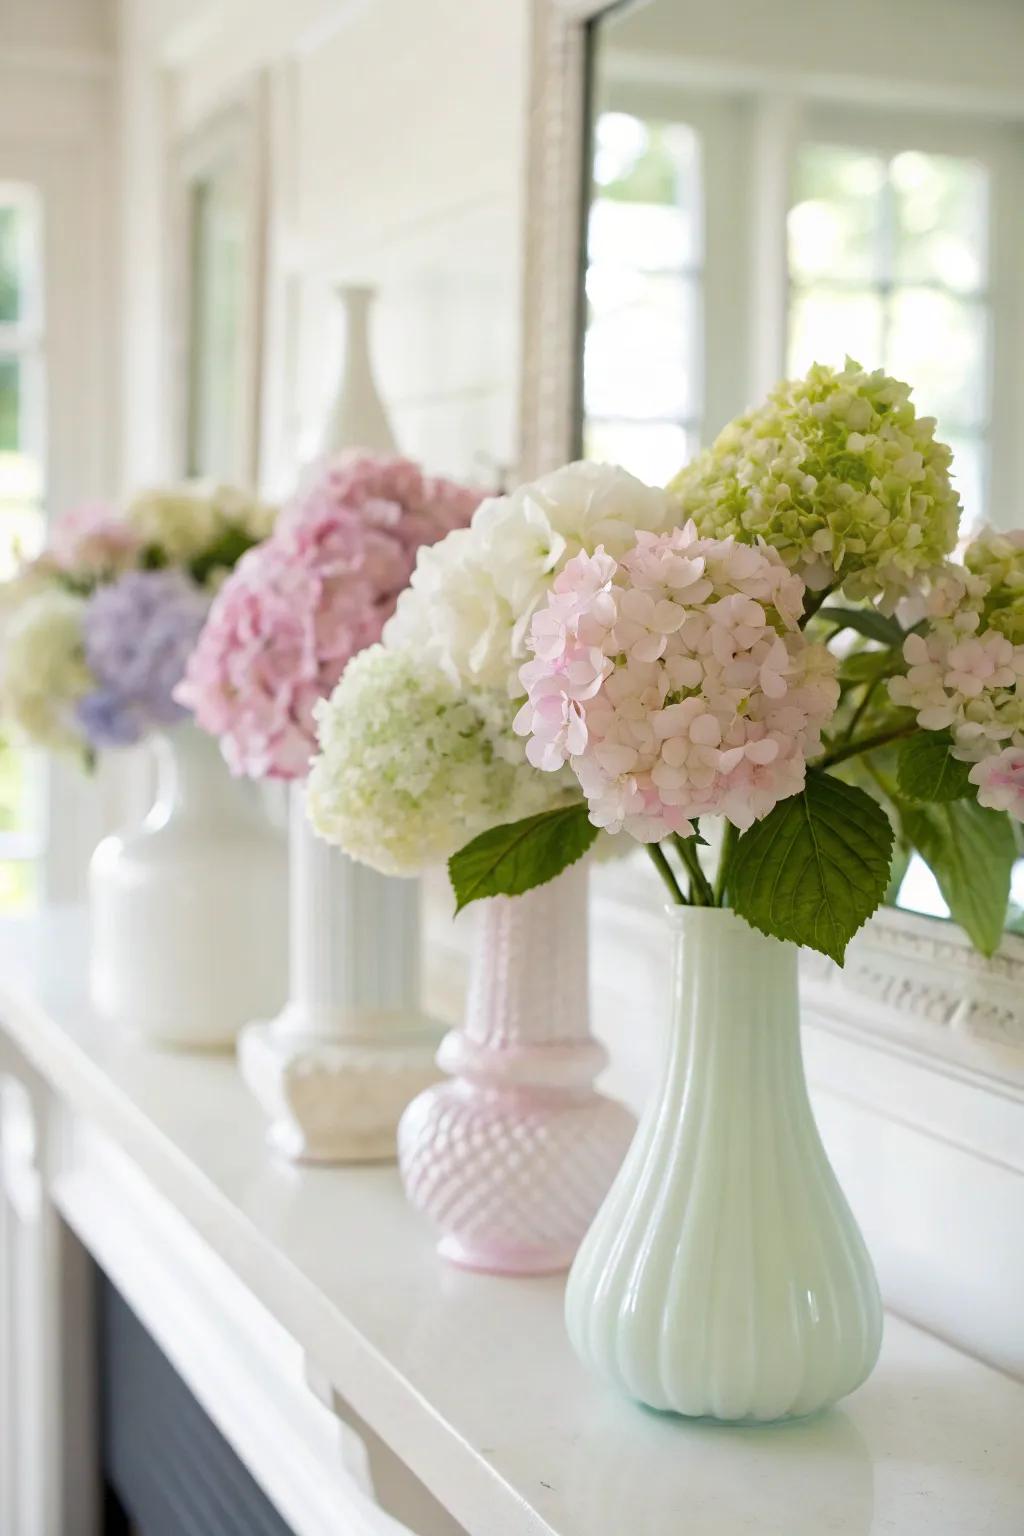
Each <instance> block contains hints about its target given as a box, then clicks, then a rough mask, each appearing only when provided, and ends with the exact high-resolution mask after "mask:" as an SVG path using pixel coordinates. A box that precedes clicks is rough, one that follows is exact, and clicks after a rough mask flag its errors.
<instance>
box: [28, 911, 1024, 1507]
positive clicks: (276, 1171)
mask: <svg viewBox="0 0 1024 1536" xmlns="http://www.w3.org/2000/svg"><path fill="white" fill-rule="evenodd" d="M0 1029H2V1031H3V1033H4V1034H5V1035H6V1036H7V1037H8V1038H9V1039H10V1040H11V1041H12V1042H13V1043H14V1044H15V1045H16V1047H17V1048H18V1050H19V1051H20V1052H21V1053H22V1054H23V1055H24V1057H26V1058H27V1059H28V1061H29V1062H30V1063H31V1065H32V1066H33V1067H34V1068H35V1069H36V1071H37V1072H38V1073H39V1074H40V1075H41V1076H42V1077H43V1078H44V1079H45V1080H46V1081H47V1083H48V1084H49V1085H50V1086H51V1088H52V1089H53V1091H54V1092H55V1093H56V1094H57V1095H59V1097H60V1098H61V1099H62V1100H63V1101H64V1102H65V1103H66V1104H67V1106H68V1107H69V1109H70V1111H71V1112H72V1114H73V1115H75V1116H76V1117H78V1118H80V1119H81V1120H83V1121H84V1122H86V1123H88V1124H91V1125H93V1126H95V1127H97V1128H98V1129H99V1130H100V1131H102V1132H103V1133H105V1135H106V1136H107V1137H109V1138H110V1139H111V1140H112V1141H113V1142H115V1143H116V1144H117V1145H118V1146H119V1147H120V1148H121V1149H122V1151H123V1152H124V1153H126V1154H127V1156H128V1158H129V1159H130V1160H131V1162H132V1163H133V1164H134V1165H135V1167H136V1168H137V1170H138V1171H139V1173H140V1174H141V1175H142V1176H143V1177H144V1178H145V1179H146V1180H147V1181H148V1182H149V1184H150V1185H151V1186H152V1188H153V1189H155V1190H156V1191H158V1192H159V1193H160V1194H161V1195H162V1196H164V1197H165V1198H166V1199H167V1200H168V1201H169V1202H170V1203H171V1204H172V1205H173V1206H174V1207H175V1208H176V1210H177V1212H178V1213H179V1214H180V1216H181V1217H183V1218H184V1220H185V1221H186V1222H187V1223H188V1225H189V1226H190V1227H191V1228H192V1229H194V1231H195V1232H196V1233H197V1234H198V1235H199V1236H200V1237H201V1238H202V1239H203V1240H204V1241H205V1243H206V1244H208V1245H209V1247H210V1248H211V1249H213V1250H214V1251H215V1252H216V1254H217V1255H219V1257H220V1259H221V1260H222V1261H223V1262H224V1263H225V1264H226V1265H227V1266H228V1267H229V1268H230V1270H231V1271H233V1273H234V1274H235V1275H236V1276H237V1278H238V1279H239V1280H240V1281H241V1282H242V1283H243V1284H244V1285H245V1286H246V1287H247V1288H248V1289H249V1290H250V1291H251V1292H252V1293H253V1295H254V1296H255V1297H256V1298H257V1299H258V1300H259V1301H260V1302H261V1303H262V1304H263V1305H264V1306H265V1307H266V1308H267V1309H268V1311H269V1312H270V1313H271V1314H272V1315H273V1316H274V1317H275V1318H276V1319H277V1320H278V1322H279V1323H280V1324H281V1325H282V1326H283V1327H284V1329H286V1330H287V1332H288V1333H289V1334H290V1335H291V1336H292V1337H293V1338H294V1339H295V1340H296V1341H297V1342H298V1344H299V1345H300V1346H301V1347H302V1349H303V1350H304V1351H305V1352H306V1354H307V1356H308V1358H309V1360H310V1361H311V1362H313V1364H314V1366H315V1367H316V1368H317V1369H318V1370H319V1371H321V1372H322V1373H323V1374H324V1376H325V1377H326V1378H328V1379H329V1380H330V1382H331V1383H332V1384H333V1386H334V1388H335V1389H336V1390H337V1392H338V1393H339V1394H340V1395H341V1396H343V1397H344V1398H345V1399H346V1400H347V1401H348V1402H349V1403H350V1404H351V1405H352V1406H353V1407H354V1408H355V1410H356V1411H357V1412H358V1413H359V1414H360V1415H362V1417H363V1418H364V1419H365V1420H366V1421H367V1422H368V1423H369V1424H370V1425H371V1426H372V1427H373V1428H374V1429H375V1430H376V1431H377V1432H378V1433H379V1434H380V1436H381V1437H382V1438H383V1439H384V1440H385V1441H386V1442H387V1443H388V1445H389V1446H390V1447H391V1448H392V1449H393V1450H394V1451H395V1452H396V1454H397V1455H398V1456H399V1457H400V1458H401V1460H402V1461H403V1462H405V1463H406V1465H407V1466H409V1467H410V1468H411V1469H412V1470H413V1471H414V1472H415V1473H416V1474H417V1475H418V1476H419V1477H420V1478H421V1479H422V1481H423V1482H424V1483H425V1484H426V1485H427V1486H428V1487H429V1488H430V1489H431V1490H432V1492H433V1493H434V1494H435V1495H436V1497H437V1498H438V1499H439V1500H440V1501H441V1503H442V1504H444V1505H445V1506H446V1507H447V1509H448V1510H450V1511H451V1513H452V1515H453V1516H454V1517H455V1518H456V1519H457V1520H459V1521H460V1522H461V1523H462V1524H463V1525H464V1526H465V1528H466V1530H467V1531H469V1532H470V1533H472V1536H626V1533H628V1536H684V1533H685V1536H741V1533H753V1536H825V1533H826V1532H828V1533H832V1536H839V1533H843V1536H868V1533H872V1536H882V1533H886V1536H889V1533H896V1536H917V1533H920V1536H1020V1533H1021V1532H1022V1531H1024V1458H1022V1455H1021V1451H1022V1448H1024V1387H1022V1386H1021V1385H1019V1384H1017V1383H1015V1382H1013V1381H1012V1380H1010V1379H1009V1378H1007V1377H1005V1376H1002V1375H1000V1374H999V1373H998V1372H997V1371H994V1370H992V1369H990V1368H989V1367H987V1366H984V1365H981V1364H979V1363H977V1362H976V1361H974V1360H972V1359H970V1358H969V1357H967V1356H965V1355H962V1354H960V1353H958V1352H957V1351H956V1350H954V1349H952V1348H950V1347H948V1346H947V1345H944V1344H942V1343H939V1342H937V1341H936V1340H935V1339H934V1338H932V1337H930V1336H929V1335H927V1334H925V1333H922V1332H920V1331H919V1330H917V1329H915V1328H913V1327H911V1326H909V1325H908V1324H906V1323H904V1322H901V1321H899V1320H898V1319H896V1318H893V1317H890V1318H889V1319H888V1320H887V1325H886V1336H885V1345H884V1348H883V1352H882V1359H881V1362H880V1364H879V1366H878V1368H877V1370H876V1372H875V1374H874V1376H873V1377H872V1379H871V1380H870V1381H869V1382H868V1383H867V1384H866V1385H865V1386H864V1387H863V1388H861V1390H860V1391H859V1392H857V1393H856V1394H855V1395H854V1396H853V1397H852V1398H850V1399H848V1400H847V1401H846V1402H845V1403H843V1404H842V1405H841V1406H840V1407H839V1408H838V1409H835V1410H833V1411H831V1412H830V1413H827V1414H824V1415H822V1416H820V1417H818V1418H817V1419H813V1420H808V1421H805V1422H802V1423H795V1424H790V1425H784V1426H780V1427H776V1428H771V1427H769V1428H765V1429H758V1430H752V1429H731V1430H730V1429H725V1428H721V1427H717V1426H713V1425H707V1424H693V1423H686V1422H684V1421H681V1420H678V1419H673V1418H669V1417H663V1416H659V1415H655V1414H652V1413H648V1412H645V1411H643V1410H641V1409H639V1408H637V1407H635V1406H633V1405H632V1404H630V1403H627V1402H623V1401H620V1400H619V1399H618V1398H617V1397H615V1396H613V1395H612V1394H611V1393H610V1392H608V1391H607V1390H606V1389H605V1388H604V1387H603V1386H601V1385H600V1384H599V1383H598V1382H596V1381H594V1380H591V1379H590V1377H589V1376H588V1375H587V1374H586V1373H585V1372H584V1370H583V1368H582V1367H581V1366H580V1365H578V1364H577V1362H576V1360H575V1358H574V1357H573V1355H572V1354H571V1352H570V1350H569V1346H568V1344H567V1341H566V1339H565V1335H564V1333H563V1328H562V1317H561V1298H562V1284H561V1282H560V1281H558V1280H525V1281H507V1280H499V1279H489V1278H484V1277H477V1276H472V1275H468V1274H461V1273H459V1272H457V1271H454V1270H452V1269H449V1268H447V1267H445V1266H443V1265H442V1264H441V1263H439V1262H438V1261H437V1259H436V1258H435V1256H434V1253H433V1248H432V1243H431V1238H430V1235H429V1233H428V1232H426V1231H425V1230H424V1229H423V1228H422V1227H421V1226H420V1224H419V1223H418V1221H417V1219H416V1218H415V1217H414V1215H413V1214H412V1212H411V1211H410V1210H409V1209H408V1208H407V1206H406V1205H405V1203H404V1200H403V1197H402V1192H401V1188H400V1186H399V1182H398V1178H397V1175H396V1173H395V1172H394V1170H393V1169H391V1168H361V1169H353V1170H328V1169H308V1170H297V1169H295V1168H294V1167H290V1166H285V1165H283V1164H282V1163H279V1162H276V1161H274V1160H273V1159H272V1158H271V1156H270V1155H269V1154H268V1153H267V1151H266V1150H265V1148H264V1144H263V1119H262V1116H261V1114H260V1112H259V1110H258V1108H257V1106H256V1105H255V1103H254V1102H252V1101H251V1100H250V1098H249V1096H248V1095H247V1093H246V1092H245V1090H244V1088H243V1086H242V1084H241V1082H240V1080H239V1078H238V1076H237V1074H236V1071H235V1068H234V1063H233V1061H232V1060H231V1059H230V1058H227V1057H216V1056H185V1055H170V1054H156V1053H153V1052H147V1051H144V1050H142V1049H140V1048H138V1047H136V1046H135V1045H133V1044H132V1043H130V1042H126V1041H124V1040H115V1039H111V1038H109V1037H107V1036H105V1035H104V1034H103V1032H102V1031H101V1030H100V1029H99V1028H98V1026H97V1025H96V1023H95V1021H94V1020H93V1018H92V1017H91V1015H90V1011H89V1007H88V1003H87V1001H86V986H85V933H84V923H83V920H82V919H81V918H80V917H79V916H77V915H75V914H71V913H63V914H60V913H57V914H54V915H53V916H51V917H47V918H45V919H42V920H39V921H33V922H30V923H17V922H13V923H12V922H8V923H6V924H4V925H0ZM978 1259H979V1262H984V1255H979V1256H978Z"/></svg>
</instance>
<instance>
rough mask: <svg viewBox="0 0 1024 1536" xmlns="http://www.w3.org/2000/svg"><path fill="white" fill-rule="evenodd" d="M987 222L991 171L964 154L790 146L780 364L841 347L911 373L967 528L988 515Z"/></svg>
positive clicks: (803, 365)
mask: <svg viewBox="0 0 1024 1536" xmlns="http://www.w3.org/2000/svg"><path fill="white" fill-rule="evenodd" d="M988 226H989V174H988V171H987V170H986V168H985V166H983V165H982V164H980V163H978V162H977V161H975V160H973V159H967V158H960V157H957V156H953V155H948V154H930V153H924V152H922V151H919V150H916V149H906V150H903V151H901V152H899V153H896V154H892V155H886V154H882V153H878V152H875V151H872V150H870V149H864V148H859V147H855V146H848V145H841V144H830V143H813V142H812V143H804V144H802V145H800V146H799V148H798V150H797V154H796V160H795V165H794V176H793V203H792V206H791V208H790V210H789V218H788V250H789V281H790V302H789V346H788V356H787V372H788V373H790V374H800V373H803V372H805V370H806V369H807V368H808V367H809V366H810V364H811V363H812V362H814V361H816V360H817V361H820V362H828V363H831V364H833V365H837V364H840V363H841V362H842V359H843V356H844V354H846V353H847V352H848V353H850V354H851V355H852V356H853V357H855V358H856V359H857V361H858V362H860V363H862V364H863V365H864V366H865V367H867V368H875V367H882V368H885V370H886V371H887V372H888V373H892V374H894V375H895V376H896V377H897V378H901V379H907V380H909V381H911V382H912V383H913V385H914V400H915V403H916V404H917V405H918V406H919V407H920V408H923V409H924V410H925V411H926V412H927V413H928V414H930V415H933V416H937V417H938V420H939V435H940V437H941V438H942V439H943V441H945V442H948V443H949V445H950V447H951V448H952V449H953V452H954V465H953V469H954V473H955V475H956V477H957V483H958V487H959V490H960V495H961V498H962V501H963V505H964V524H965V528H967V527H970V526H971V525H974V524H978V523H980V522H982V521H984V519H985V517H986V515H987V495H986V482H987V468H988V444H987V429H988V379H989V373H990V368H991V358H990V355H989V354H990V334H991V315H990V309H989V299H988V294H987V283H988V249H987V247H988Z"/></svg>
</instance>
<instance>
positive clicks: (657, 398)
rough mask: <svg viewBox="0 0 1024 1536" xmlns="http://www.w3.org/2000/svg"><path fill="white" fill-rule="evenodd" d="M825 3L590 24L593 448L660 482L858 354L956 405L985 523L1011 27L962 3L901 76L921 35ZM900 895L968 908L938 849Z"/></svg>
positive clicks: (1001, 516) (1016, 132)
mask: <svg viewBox="0 0 1024 1536" xmlns="http://www.w3.org/2000/svg"><path fill="white" fill-rule="evenodd" d="M980 4H981V8H982V9H983V10H984V9H986V8H989V7H991V6H992V5H993V4H994V0H980ZM864 5H865V8H866V12H870V15H868V14H866V13H865V14H864V15H862V16H861V17H860V19H859V21H858V31H859V33H860V34H861V37H862V38H870V36H871V35H872V30H873V29H874V33H875V35H876V36H884V35H889V29H890V27H892V26H896V27H903V28H904V29H906V28H913V27H915V26H920V27H926V21H927V15H928V10H929V7H928V5H927V4H926V3H925V0H864ZM814 9H815V23H816V24H815V26H814V27H813V28H809V27H808V26H807V24H806V23H807V10H808V7H807V5H806V4H804V3H803V0H780V3H779V5H777V6H775V7H772V8H771V25H770V26H767V25H765V24H764V20H765V9H764V8H763V7H762V8H760V10H758V8H756V7H752V6H751V4H750V0H721V3H720V4H718V5H717V6H715V7H708V6H706V5H698V4H695V3H688V0H635V3H626V4H620V5H616V6H614V7H612V8H610V9H608V10H607V11H604V12H602V13H600V14H599V15H598V16H597V17H596V18H595V19H594V20H593V21H592V22H591V24H590V28H589V33H588V59H589V66H588V67H589V80H588V91H587V93H586V99H587V101H588V103H589V107H588V110H589V121H588V123H587V125H586V144H587V151H586V153H587V166H586V173H587V180H588V183H589V201H588V208H587V217H586V237H585V259H584V261H583V263H582V266H583V270H584V273H585V304H584V306H583V311H584V323H583V342H582V348H581V376H580V388H579V390H578V397H579V443H578V446H579V448H580V449H581V450H582V451H583V452H584V453H585V454H586V455H587V456H589V457H592V458H596V459H604V460H613V461H615V462H618V463H621V464H623V465H625V467H626V468H628V469H630V470H632V471H633V472H634V473H635V474H637V475H639V476H640V477H641V478H642V479H645V480H647V481H649V482H651V483H654V484H663V483H665V482H666V481H667V480H668V479H669V478H670V477H671V476H673V475H674V474H675V473H676V472H677V471H678V470H679V469H680V468H681V466H682V465H683V464H684V463H685V462H686V461H687V460H688V459H689V458H690V457H692V455H693V454H694V453H695V452H696V451H697V450H698V449H699V448H700V447H701V446H702V445H704V444H706V443H708V442H710V441H711V440H712V439H713V438H714V437H715V435H716V434H717V432H718V431H719V430H720V428H721V427H722V426H723V425H724V423H725V422H726V421H727V420H729V419H730V418H731V417H733V416H734V415H736V414H737V413H738V412H739V411H741V410H743V409H744V408H745V407H746V406H747V405H748V404H749V403H750V402H751V401H752V400H753V399H755V398H757V397H758V396H759V395H761V394H763V392H764V391H765V390H766V389H767V388H769V387H770V386H771V385H772V384H773V383H774V382H775V381H776V380H777V379H778V378H781V377H782V376H784V375H795V374H799V373H803V372H805V371H806V370H807V368H808V367H809V366H810V364H811V363H812V362H823V363H828V364H831V365H833V366H841V365H842V362H843V359H844V357H845V355H847V354H850V355H851V356H853V357H854V358H856V359H857V361H858V362H860V363H861V364H863V365H864V366H865V367H868V368H884V369H885V370H886V371H887V372H890V373H893V374H895V375H896V376H897V377H900V378H905V379H907V380H909V381H911V382H912V383H913V385H914V392H915V399H916V402H917V404H918V407H919V408H923V409H924V410H925V411H926V412H928V413H930V414H933V415H935V416H936V417H937V418H938V421H939V436H940V437H942V438H943V439H944V440H945V441H946V442H948V443H949V444H950V446H951V448H952V449H953V453H954V472H955V475H956V477H957V484H958V488H959V491H960V495H961V499H962V502H963V508H964V518H963V523H962V528H963V531H964V532H965V533H967V532H969V531H971V530H972V529H976V528H977V527H978V526H979V525H981V524H982V523H986V522H991V523H994V524H995V525H997V526H1004V527H1012V526H1014V525H1019V524H1020V522H1021V521H1022V518H1021V511H1022V508H1021V504H1020V501H1019V496H1018V492H1017V487H1018V483H1019V478H1020V475H1019V469H1018V465H1019V464H1020V459H1019V452H1020V450H1019V445H1018V439H1019V421H1020V419H1021V416H1022V414H1024V364H1022V350H1024V349H1022V348H1021V347H1019V346H1018V345H1015V343H1014V341H1013V335H1014V328H1015V327H1019V326H1020V324H1021V318H1022V317H1021V309H1020V304H1021V300H1020V272H1021V269H1022V265H1024V250H1022V248H1021V247H1022V245H1024V235H1022V230H1021V227H1020V225H1019V222H1018V221H1016V220H1014V219H1013V218H1011V217H1008V215H1007V212H1006V210H1007V209H1011V208H1012V207H1013V206H1014V205H1015V199H1014V188H1015V187H1017V186H1019V185H1020V178H1021V177H1024V131H1022V121H1024V106H1022V104H1021V102H1020V101H1019V99H1017V100H1016V103H1014V99H1013V98H1012V97H1008V96H1007V95H1006V93H1005V92H1004V93H1003V94H1000V92H999V91H997V90H995V89H993V90H992V91H991V92H987V91H986V90H985V89H984V79H985V72H986V70H988V71H989V73H990V74H991V77H992V79H993V81H995V80H1004V79H1005V59H1004V58H1000V57H999V54H1000V49H999V47H998V46H997V40H998V39H999V38H1000V37H1001V35H1002V34H1001V33H1000V29H999V28H998V27H996V26H995V25H993V26H991V27H989V28H988V29H987V31H984V38H982V39H981V40H979V35H978V34H975V33H974V32H972V24H971V18H970V16H969V15H967V14H966V13H965V14H964V15H963V17H962V19H957V18H956V17H952V20H951V19H950V18H951V16H952V13H951V12H950V10H949V7H945V8H944V15H945V16H946V19H947V21H949V22H950V35H949V37H947V38H946V39H945V41H944V45H943V47H942V48H941V49H935V50H932V49H929V50H925V53H926V54H927V57H924V56H922V57H921V58H919V59H917V60H915V62H914V64H913V66H912V70H913V78H912V79H903V78H902V77H901V70H903V69H906V68H908V65H907V63H906V59H905V57H904V58H901V57H900V52H899V50H898V49H896V50H891V49H875V48H869V47H866V46H865V47H861V48H860V49H859V51H858V49H857V45H856V44H854V43H851V42H850V39H849V37H848V36H847V34H846V23H845V20H844V17H845V16H846V15H847V13H846V12H845V9H844V8H842V7H839V6H835V7H832V6H830V5H818V6H815V8H814ZM915 18H916V20H915ZM958 28H959V33H962V36H959V34H958V32H957V29H958ZM837 29H838V30H837ZM983 30H984V29H983ZM1004 48H1005V44H1004ZM968 57H969V58H970V69H971V70H972V71H973V77H972V78H973V81H974V84H975V87H978V88H975V89H974V90H973V93H971V92H967V93H965V92H964V90H963V84H964V81H963V73H964V67H963V61H964V59H966V58H968ZM837 59H841V60H842V65H841V72H840V71H839V70H838V69H837V63H836V60H837ZM1018 874H1019V875H1020V876H1021V877H1020V878H1018V880H1016V881H1015V886H1014V893H1013V902H1012V904H1011V909H1010V922H1011V924H1012V925H1014V926H1015V923H1014V919H1015V918H1017V919H1021V918H1022V912H1024V873H1022V871H1021V868H1020V867H1019V869H1018ZM897 900H898V904H899V905H903V906H907V907H909V908H911V909H912V910H915V911H921V912H926V913H930V914H933V915H935V916H945V915H948V914H947V909H946V908H945V904H944V903H943V901H942V897H941V895H940V894H939V891H938V888H937V886H936V885H935V882H934V878H933V877H932V875H931V873H930V871H929V870H928V868H927V867H926V866H925V865H924V864H923V863H921V861H920V860H918V859H917V858H916V857H915V858H914V860H913V861H912V863H911V865H910V867H909V868H908V870H907V871H906V874H905V876H904V878H903V880H902V885H901V887H900V890H899V895H898V898H897Z"/></svg>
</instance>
